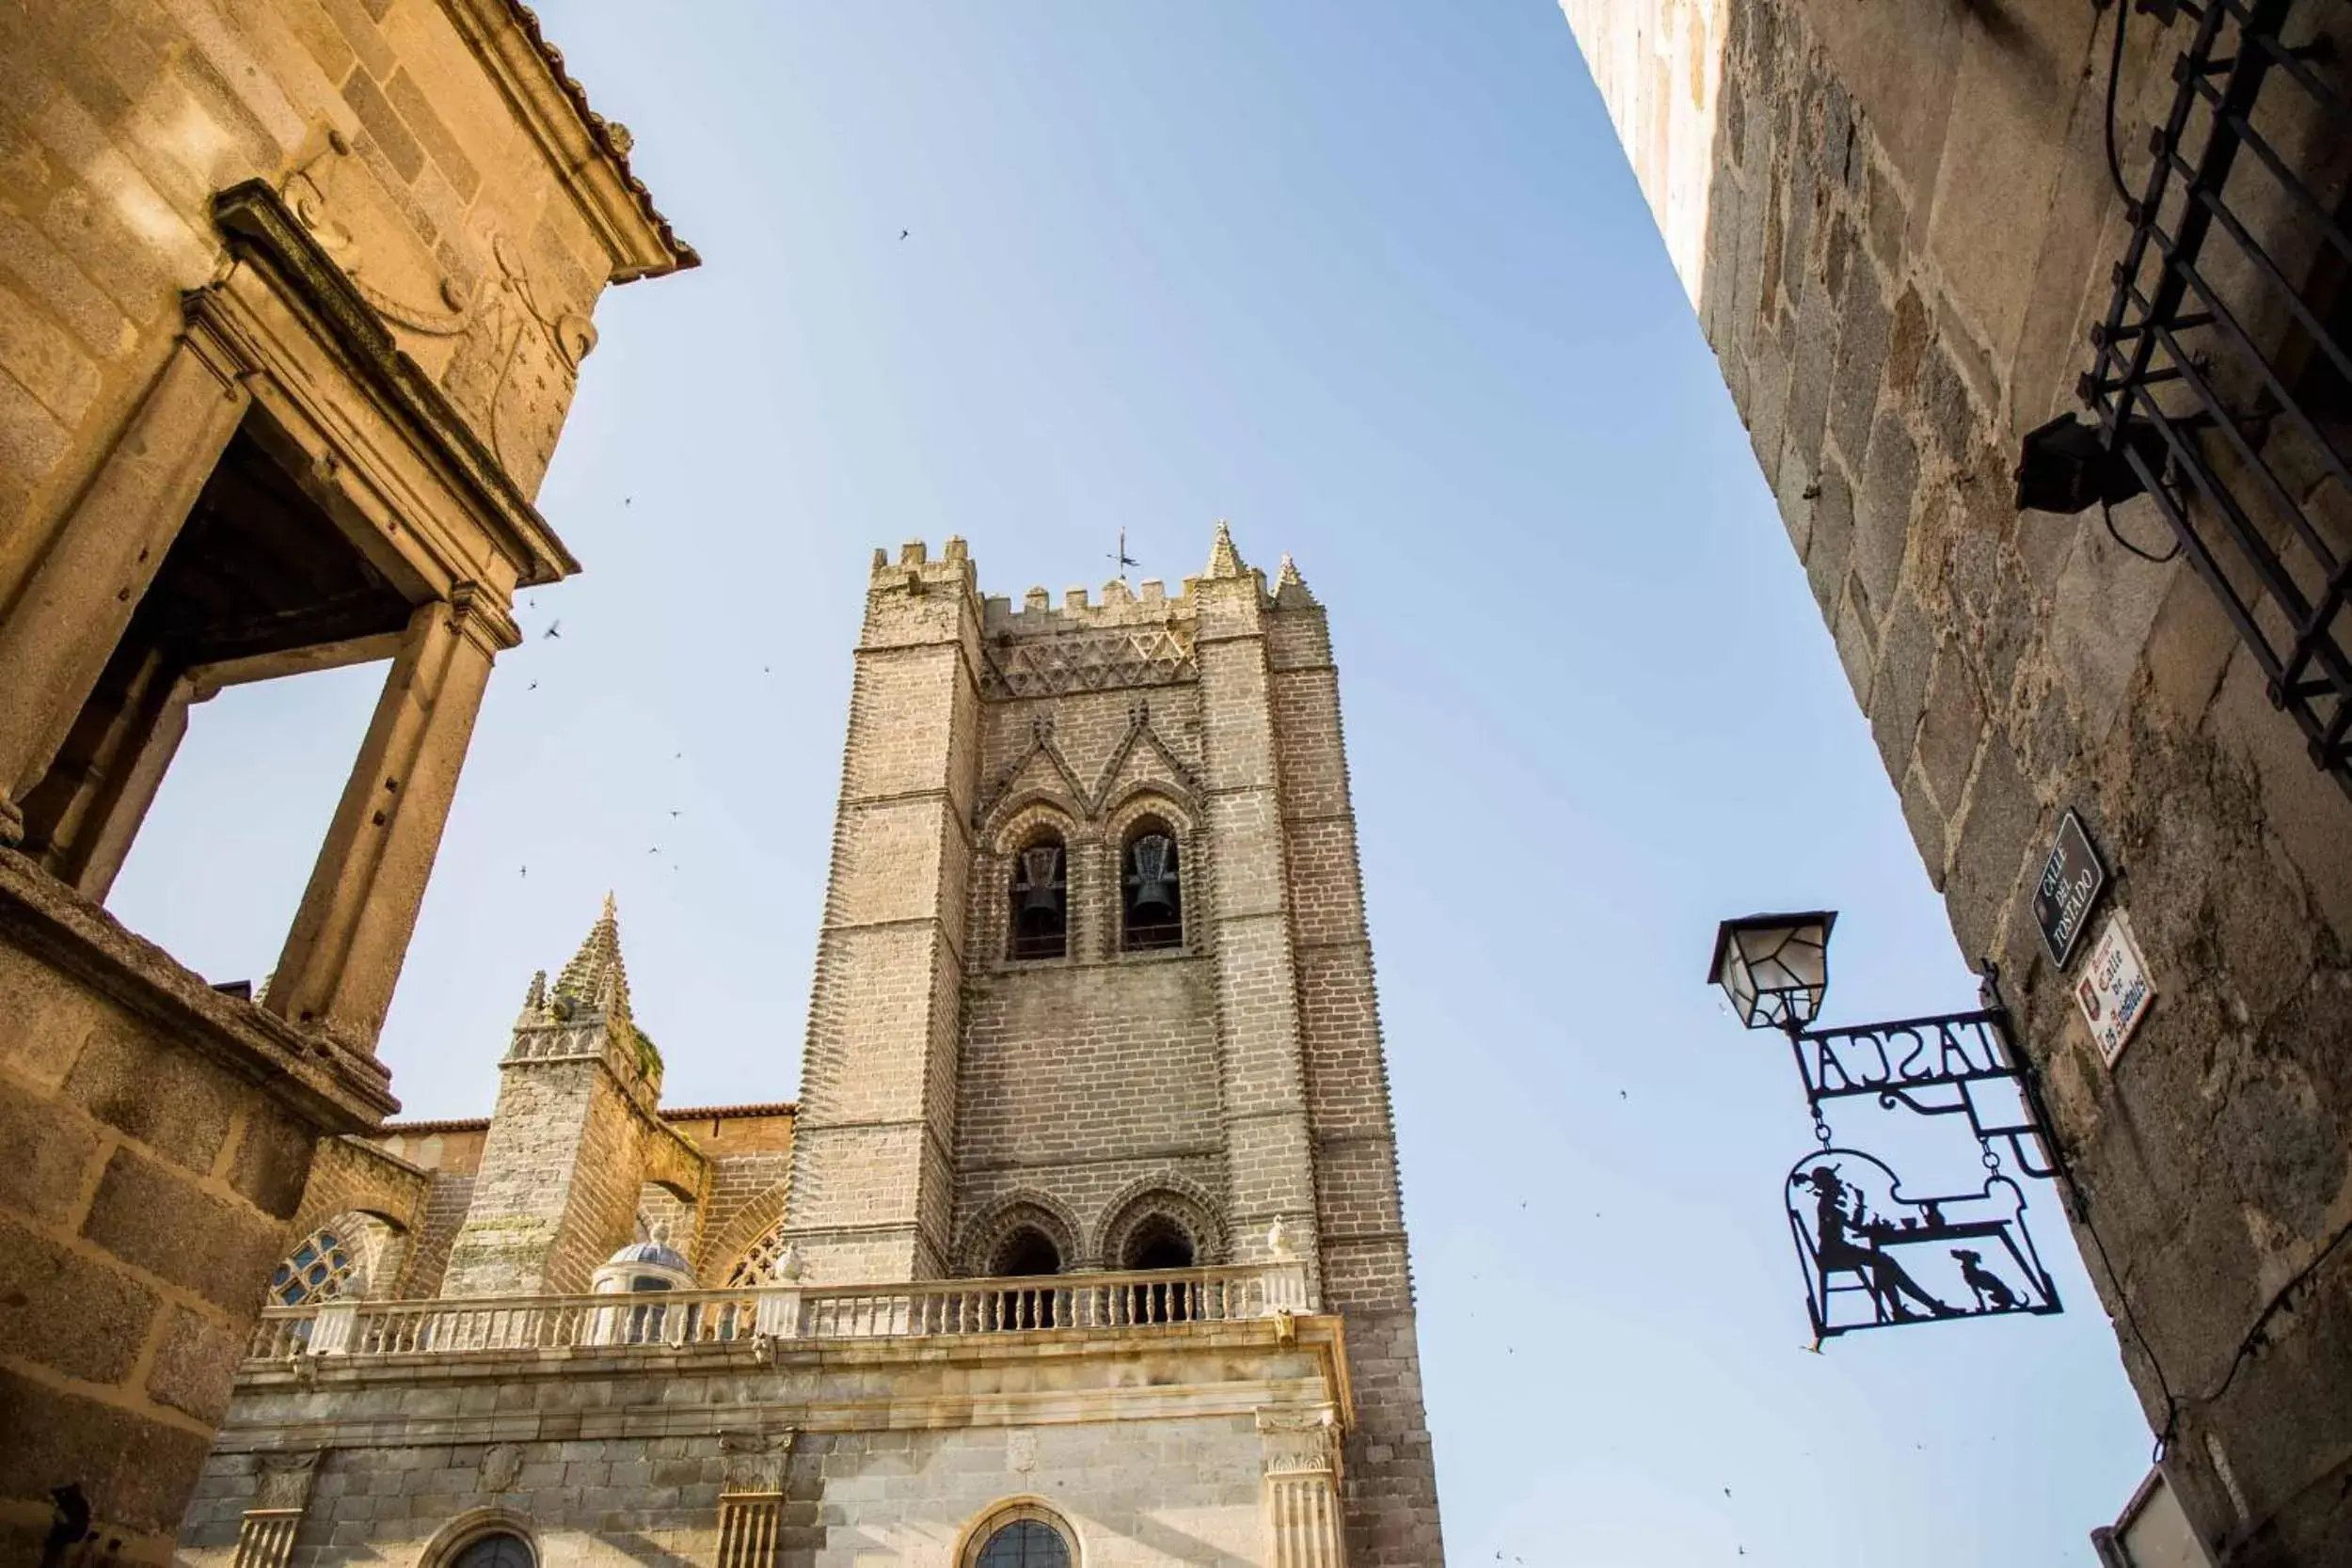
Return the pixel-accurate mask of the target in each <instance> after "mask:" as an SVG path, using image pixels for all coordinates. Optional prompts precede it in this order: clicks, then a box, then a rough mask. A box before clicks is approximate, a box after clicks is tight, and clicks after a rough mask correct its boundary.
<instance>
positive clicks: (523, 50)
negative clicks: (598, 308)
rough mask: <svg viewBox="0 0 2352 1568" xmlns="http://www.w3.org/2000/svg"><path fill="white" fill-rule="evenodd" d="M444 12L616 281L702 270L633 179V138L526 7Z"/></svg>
mask: <svg viewBox="0 0 2352 1568" xmlns="http://www.w3.org/2000/svg"><path fill="white" fill-rule="evenodd" d="M441 9H442V11H443V12H444V13H445V14H446V15H447V16H448V17H449V19H450V24H451V25H452V26H453V27H455V28H456V30H457V36H458V37H459V38H461V39H463V40H465V41H466V47H467V48H469V49H470V50H472V51H473V53H474V56H475V57H476V58H477V59H479V60H480V61H481V62H482V67H483V70H484V71H486V72H487V73H488V75H489V77H490V79H491V81H493V82H494V83H496V84H497V85H498V88H499V91H500V92H501V94H502V95H503V96H504V97H505V99H506V101H507V102H508V103H511V104H512V105H514V108H515V111H516V116H517V118H518V119H520V120H521V121H522V124H523V127H524V129H525V130H526V131H528V132H529V134H530V135H531V138H532V141H533V142H534V143H535V144H537V146H538V148H539V151H540V154H541V155H542V156H543V157H545V158H546V159H547V161H548V167H550V168H552V169H553V170H555V173H556V177H557V178H558V179H559V180H560V181H562V182H563V184H564V190H565V191H566V192H567V193H569V195H570V196H571V198H572V200H573V202H574V204H575V205H577V206H578V207H579V209H580V215H581V216H582V217H583V218H585V219H587V221H588V224H589V226H590V227H591V228H592V229H594V230H596V237H597V239H599V240H600V241H602V242H603V244H604V247H605V250H606V253H607V254H609V255H610V256H611V257H612V281H613V282H615V283H630V282H634V281H636V280H637V279H638V278H640V277H663V276H665V275H667V274H669V273H674V272H679V271H682V270H684V269H685V268H688V267H698V266H700V265H702V257H701V256H700V255H699V254H698V253H697V252H696V251H695V249H694V247H693V246H692V245H687V244H685V243H684V242H683V241H681V240H680V239H679V238H678V237H677V234H676V232H675V230H672V229H671V227H670V220H669V219H668V218H665V217H663V216H662V215H661V214H660V211H659V210H658V209H656V208H655V206H654V204H653V193H652V192H650V191H648V190H647V189H646V188H645V182H644V181H643V180H640V179H638V178H637V176H636V175H635V174H633V173H631V172H630V170H629V166H628V154H629V150H630V147H631V145H632V138H631V137H630V135H629V134H628V129H627V128H626V127H624V126H621V125H616V124H614V123H613V122H612V121H611V120H608V119H605V118H604V117H603V116H602V115H600V114H598V113H596V110H594V109H592V108H590V107H589V106H588V94H587V92H586V91H585V90H584V89H583V88H582V87H580V84H579V83H578V82H576V81H574V80H572V78H571V75H570V74H569V73H568V72H567V71H564V55H563V52H562V51H561V50H559V49H557V48H556V47H555V45H553V44H551V43H549V42H548V40H547V35H546V34H545V33H543V32H541V31H540V28H539V18H538V17H537V16H536V15H535V14H534V13H533V12H532V9H531V8H530V7H528V6H525V5H521V4H519V3H518V0H441Z"/></svg>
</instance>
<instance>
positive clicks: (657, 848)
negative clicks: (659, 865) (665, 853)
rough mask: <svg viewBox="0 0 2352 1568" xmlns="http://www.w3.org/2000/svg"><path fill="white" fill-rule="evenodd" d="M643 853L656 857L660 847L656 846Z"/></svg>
mask: <svg viewBox="0 0 2352 1568" xmlns="http://www.w3.org/2000/svg"><path fill="white" fill-rule="evenodd" d="M645 853H646V854H648V855H658V854H660V853H661V846H660V845H659V844H657V845H655V846H654V847H652V848H650V849H648V850H646V851H645Z"/></svg>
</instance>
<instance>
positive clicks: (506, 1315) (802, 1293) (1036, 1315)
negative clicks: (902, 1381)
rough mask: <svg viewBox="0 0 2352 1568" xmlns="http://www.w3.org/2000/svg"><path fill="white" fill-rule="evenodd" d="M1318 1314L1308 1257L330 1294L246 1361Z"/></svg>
mask: <svg viewBox="0 0 2352 1568" xmlns="http://www.w3.org/2000/svg"><path fill="white" fill-rule="evenodd" d="M1312 1310H1314V1306H1313V1302H1312V1300H1311V1295H1310V1292H1309V1291H1308V1289H1307V1275H1306V1270H1305V1268H1304V1266H1303V1265H1301V1264H1299V1263H1296V1262H1276V1263H1257V1264H1236V1265H1232V1266H1228V1267H1221V1268H1198V1269H1161V1270H1151V1271H1143V1272H1133V1273H1117V1274H1113V1273H1104V1274H1072V1275H1023V1276H1019V1277H1014V1278H1004V1279H939V1280H919V1281H915V1282H913V1283H909V1284H900V1285H836V1286H807V1285H800V1286H793V1285H779V1286H764V1287H757V1288H751V1289H739V1290H732V1291H635V1292H628V1293H624V1294H605V1295H584V1296H509V1297H494V1298H483V1299H478V1300H470V1301H466V1300H437V1301H381V1302H376V1301H361V1302H348V1301H328V1302H325V1303H321V1304H318V1305H315V1306H309V1307H270V1308H267V1309H265V1310H264V1311H263V1312H262V1317H261V1322H260V1323H258V1324H257V1325H256V1326H255V1328H254V1332H253V1338H252V1340H251V1342H250V1344H249V1345H248V1346H247V1348H246V1359H247V1361H248V1362H263V1363H268V1362H286V1361H293V1360H296V1359H298V1358H300V1357H303V1356H306V1355H317V1356H326V1355H351V1356H376V1355H411V1354H431V1355H462V1354H469V1353H474V1352H500V1353H506V1354H514V1353H516V1352H527V1351H540V1350H570V1349H576V1348H612V1349H626V1348H628V1347H630V1346H647V1347H657V1348H666V1349H681V1348H689V1347H692V1346H695V1345H716V1344H739V1343H741V1342H744V1341H748V1340H751V1339H754V1338H769V1339H872V1338H922V1337H927V1336H938V1335H969V1334H1005V1333H1028V1332H1041V1331H1047V1330H1055V1329H1084V1330H1096V1331H1099V1330H1104V1329H1110V1330H1124V1329H1147V1328H1156V1327H1162V1326H1165V1325H1168V1324H1175V1323H1232V1322H1238V1321H1241V1320H1244V1319H1251V1318H1270V1317H1274V1316H1276V1315H1278V1314H1280V1313H1285V1312H1290V1313H1304V1312H1311V1311H1312Z"/></svg>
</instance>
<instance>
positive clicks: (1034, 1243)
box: [988, 1225, 1061, 1279]
mask: <svg viewBox="0 0 2352 1568" xmlns="http://www.w3.org/2000/svg"><path fill="white" fill-rule="evenodd" d="M988 1272H989V1273H991V1274H993V1275H997V1276H998V1277H999V1278H1007V1279H1011V1278H1020V1277H1024V1276H1026V1275H1039V1274H1059V1273H1061V1248H1059V1247H1057V1246H1056V1245H1055V1244H1054V1239H1053V1238H1052V1237H1051V1236H1048V1235H1047V1234H1045V1232H1044V1231H1042V1230H1040V1229H1038V1228H1037V1227H1035V1226H1029V1225H1024V1226H1019V1227H1015V1228H1014V1229H1012V1230H1010V1231H1009V1232H1007V1233H1006V1236H1005V1239H1004V1240H1003V1241H1001V1242H999V1243H996V1251H995V1253H994V1255H993V1257H992V1258H991V1259H989V1270H988Z"/></svg>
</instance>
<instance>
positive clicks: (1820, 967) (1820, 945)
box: [1707, 910, 1837, 1034]
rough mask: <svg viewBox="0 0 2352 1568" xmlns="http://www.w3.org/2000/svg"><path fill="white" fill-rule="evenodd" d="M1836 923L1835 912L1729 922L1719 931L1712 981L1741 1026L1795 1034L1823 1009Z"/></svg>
mask: <svg viewBox="0 0 2352 1568" xmlns="http://www.w3.org/2000/svg"><path fill="white" fill-rule="evenodd" d="M1836 924H1837V911H1836V910H1808V911H1804V912H1803V913H1799V914H1751V915H1743V916H1741V917H1740V919H1737V920H1726V921H1724V923H1723V924H1722V925H1721V926H1720V927H1716V930H1715V961H1714V963H1713V964H1712V966H1710V967H1709V969H1708V973H1707V979H1708V984H1710V985H1716V986H1721V987H1722V988H1723V989H1724V995H1725V996H1727V997H1729V998H1730V999H1731V1007H1732V1013H1733V1016H1734V1017H1736V1018H1738V1019H1739V1020H1740V1025H1741V1026H1742V1027H1744V1028H1749V1029H1767V1028H1770V1029H1785V1030H1788V1032H1790V1033H1792V1034H1793V1033H1795V1032H1796V1031H1797V1030H1800V1029H1802V1028H1804V1026H1805V1025H1806V1024H1808V1023H1810V1022H1813V1019H1814V1016H1815V1015H1816V1014H1817V1013H1819V1012H1820V1010H1821V994H1822V993H1823V992H1824V991H1826V990H1829V933H1830V928H1831V927H1834V926H1836Z"/></svg>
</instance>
